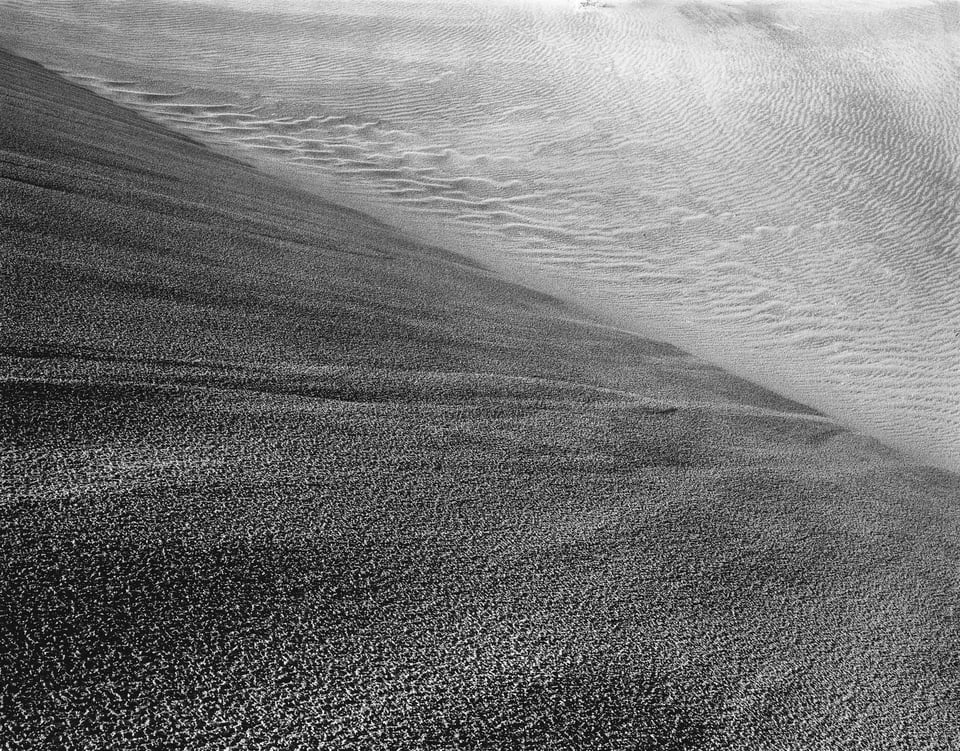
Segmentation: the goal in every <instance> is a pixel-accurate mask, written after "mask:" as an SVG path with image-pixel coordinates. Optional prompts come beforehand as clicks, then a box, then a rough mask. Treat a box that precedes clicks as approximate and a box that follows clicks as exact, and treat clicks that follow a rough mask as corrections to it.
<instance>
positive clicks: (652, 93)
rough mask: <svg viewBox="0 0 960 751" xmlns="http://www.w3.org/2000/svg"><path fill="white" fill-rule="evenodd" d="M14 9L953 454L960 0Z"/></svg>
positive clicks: (138, 104)
mask: <svg viewBox="0 0 960 751" xmlns="http://www.w3.org/2000/svg"><path fill="white" fill-rule="evenodd" d="M285 8H286V9H285V11H284V12H282V13H280V12H276V10H275V9H274V7H273V4H272V3H250V2H247V3H241V2H230V3H220V4H217V3H212V4H199V3H186V2H147V3H136V4H134V3H103V2H92V3H84V4H82V5H81V4H76V3H68V2H62V3H61V2H49V1H42V2H31V3H29V4H27V3H19V2H12V3H11V2H3V3H0V29H2V31H0V44H2V45H3V46H5V47H7V48H11V49H14V50H15V51H18V52H20V53H22V54H24V55H26V56H28V57H31V58H34V59H38V60H40V61H42V62H44V63H45V64H47V65H50V66H53V67H55V68H57V69H59V70H61V71H63V72H64V73H65V74H67V75H69V76H72V77H73V78H74V80H77V81H79V82H82V83H83V84H84V85H86V86H88V87H90V88H92V89H94V90H95V91H98V92H100V93H103V94H105V95H107V96H109V97H110V98H112V99H114V100H116V101H118V102H120V103H122V104H124V105H127V106H130V107H133V108H134V109H136V110H138V111H140V112H143V113H145V114H147V115H149V116H150V117H152V118H155V119H157V120H160V121H162V122H164V123H166V124H168V125H171V126H173V127H175V128H178V129H181V130H183V131H185V132H188V133H190V134H193V135H194V136H195V137H197V138H199V139H200V140H203V141H205V142H207V143H211V144H214V145H217V146H218V147H219V148H222V149H226V150H228V151H230V152H232V153H235V154H236V153H239V154H241V155H243V157H244V158H246V159H250V160H254V161H255V162H256V163H258V164H260V165H262V166H267V167H270V168H272V169H279V170H282V171H284V172H285V173H286V174H288V175H292V176H296V177H299V178H301V179H302V181H303V183H304V184H306V185H309V186H310V187H312V188H313V189H314V190H317V191H319V192H321V193H322V194H324V195H326V196H329V197H333V198H335V199H337V200H338V201H341V202H344V203H348V204H350V205H354V206H360V207H362V208H364V209H365V210H367V211H372V212H375V213H378V214H379V215H380V216H381V217H384V218H386V219H388V220H389V221H390V222H392V223H394V224H396V225H398V226H400V227H401V228H403V229H404V230H406V231H408V232H413V233H418V234H419V235H421V236H423V237H426V238H429V239H431V240H436V241H439V242H441V243H442V244H444V245H447V246H448V247H451V248H452V249H454V250H457V251H463V252H467V253H471V254H475V255H476V256H478V257H480V258H482V259H483V260H484V261H485V262H487V263H490V264H492V265H494V266H496V267H498V268H501V269H512V270H515V271H516V272H517V273H519V274H521V275H523V277H524V278H527V279H535V280H539V282H537V283H539V284H541V285H543V286H545V287H549V288H551V289H556V290H559V291H561V292H563V293H565V294H569V295H572V296H575V297H576V298H577V299H579V300H581V301H585V302H588V303H589V304H591V305H593V306H594V307H595V308H597V309H598V310H601V311H603V312H605V313H606V314H607V315H608V316H610V317H614V318H616V319H618V320H620V321H622V322H623V323H624V325H626V326H629V327H631V328H636V329H641V330H643V331H646V332H650V333H655V334H657V335H659V336H662V337H666V338H668V339H669V340H671V341H673V342H675V343H678V344H680V345H682V346H684V347H686V348H688V349H690V350H692V351H694V352H696V353H698V354H701V355H704V356H706V357H707V358H709V359H711V360H713V361H715V362H718V363H720V364H722V365H724V366H726V367H728V368H730V369H733V370H735V371H736V372H738V373H741V374H745V375H748V376H749V377H751V378H753V379H756V380H759V381H760V382H762V383H764V384H767V385H771V386H773V387H775V388H777V389H778V390H780V391H781V392H783V393H786V394H788V395H791V396H794V397H798V398H801V399H802V400H804V401H806V402H808V403H811V404H814V405H816V406H817V407H819V408H821V409H824V410H825V411H827V412H829V413H831V414H833V415H836V416H838V417H839V418H840V419H842V420H843V421H846V422H847V423H850V424H852V425H855V426H857V427H860V428H862V429H865V430H867V431H869V432H872V433H873V434H875V435H877V436H879V437H881V438H882V439H884V440H886V441H888V442H890V443H893V444H897V445H900V446H905V447H907V448H908V449H910V450H912V451H914V452H915V453H917V454H918V455H919V456H921V457H922V458H924V459H926V460H929V461H932V462H936V463H939V464H943V465H946V466H950V467H956V466H957V463H956V457H957V456H960V354H958V351H960V339H958V336H960V292H958V289H960V255H958V253H960V251H958V243H960V218H958V195H960V193H958V188H960V68H958V64H957V59H958V57H957V56H958V53H960V43H958V40H960V36H958V29H960V12H958V7H957V5H956V4H951V3H922V4H916V5H912V6H911V5H907V4H896V3H884V4H883V5H882V6H878V5H868V4H841V5H839V6H827V5H825V4H813V3H783V4H775V5H774V4H749V5H747V4H715V3H696V2H687V3H670V2H644V3H609V4H600V3H580V4H577V3H570V2H539V3H522V2H494V3H483V4H480V3H473V2H463V1H460V2H451V1H446V2H431V3H418V2H401V1H397V2H371V1H369V0H351V2H340V1H339V0H332V1H331V2H322V3H320V2H316V3H306V2H305V3H293V4H288V5H287V6H285Z"/></svg>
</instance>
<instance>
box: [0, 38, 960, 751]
mask: <svg viewBox="0 0 960 751" xmlns="http://www.w3.org/2000/svg"><path fill="white" fill-rule="evenodd" d="M118 85H119V84H118ZM0 212H2V214H0V216H2V221H0V249H2V270H3V273H2V274H0V357H2V360H0V362H2V365H0V374H2V379H0V391H2V398H0V481H2V485H0V490H2V496H0V613H2V617H0V690H2V693H0V738H3V739H4V743H5V744H6V745H7V746H8V747H10V748H71V747H73V748H81V747H82V748H158V747H176V748H298V747H304V748H410V749H422V748H444V749H446V748H553V749H587V748H589V749H604V748H606V749H636V748H649V749H758V748H797V749H808V748H877V749H885V748H931V749H940V748H944V749H946V748H950V747H951V744H953V743H955V742H956V739H957V730H958V727H960V717H958V711H957V708H958V706H960V705H958V702H957V695H958V694H957V691H958V686H960V674H958V667H960V661H958V654H957V643H958V642H957V636H958V634H957V620H956V615H955V612H954V606H955V604H956V593H957V591H958V590H957V585H958V579H957V576H958V575H957V572H958V570H960V568H958V565H957V564H958V560H957V552H958V549H957V545H956V529H957V525H958V522H960V519H958V514H960V504H958V503H957V500H958V497H960V480H958V478H957V477H956V475H952V474H948V473H946V472H940V471H935V470H932V469H929V468H923V467H921V466H918V465H916V464H913V463H910V462H908V461H905V460H904V459H903V458H902V457H900V455H898V454H896V453H895V452H893V451H891V450H889V449H886V448H884V447H882V446H881V445H879V444H877V443H875V442H874V441H872V440H870V439H867V438H863V437H860V436H858V435H855V434H852V433H849V432H847V431H846V430H844V429H842V428H840V427H838V426H837V425H836V424H835V423H833V422H832V421H830V420H829V419H827V418H825V417H823V416H822V415H820V414H818V413H816V412H815V411H813V410H810V409H808V408H805V407H802V406H800V405H798V404H796V403H793V402H791V401H789V400H787V399H784V398H783V397H780V396H777V395H776V394H773V393H770V392H767V391H765V390H763V389H761V388H759V387H756V386H753V385H752V384H750V383H747V382H745V381H741V380H738V379H737V378H735V377H733V376H731V375H728V374H727V373H725V372H723V371H722V370H719V369H718V368H716V367H713V366H710V365H706V364H704V363H703V362H702V361H700V360H697V359H695V358H693V357H691V356H688V355H685V354H683V353H682V352H680V351H678V350H676V349H674V348H673V347H671V346H669V345H664V344H659V343H657V342H653V341H649V340H646V339H640V338H637V337H635V336H633V335H631V334H628V333H624V332H622V331H620V330H617V329H614V328H610V327H608V326H605V325H603V324H601V323H597V322H595V321H592V320H591V319H590V318H589V317H586V316H584V314H583V313H582V312H578V311H577V310H576V309H575V308H572V307H571V306H569V305H567V304H562V303H560V302H558V301H557V300H556V299H554V298H552V297H549V296H547V295H543V294H538V293H535V292H532V291H530V290H528V289H524V288H523V287H520V286H518V285H515V284H511V283H508V282H505V281H502V280H500V279H499V278H497V277H496V276H495V275H493V274H491V273H490V272H488V271H486V270H485V269H483V268H482V267H480V266H478V265H476V264H474V263H472V262H470V261H467V260H464V259H463V258H459V257H456V256H453V255H451V254H449V253H446V252H444V251H441V250H438V249H434V248H431V247H428V246H424V245H422V244H418V243H414V242H412V241H410V240H408V239H405V238H404V237H403V236H402V235H400V234H399V233H398V232H396V231H394V230H390V229H388V228H387V227H385V226H383V225H380V224H378V223H376V222H375V221H373V220H371V219H368V218H365V217H363V216H361V215H359V214H356V213H354V212H352V211H350V210H347V209H342V208H336V207H334V206H332V205H330V204H327V203H324V202H323V201H321V200H320V199H319V198H317V197H316V195H315V194H313V193H308V192H303V191H300V190H297V189H294V188H291V187H289V186H287V185H286V184H285V183H283V182H280V181H278V180H276V179H274V178H270V177H266V176H264V175H262V174H259V173H257V172H255V171H254V170H253V169H251V168H250V167H247V166H245V165H243V164H241V163H240V162H237V161H234V160H231V159H228V158H225V157H223V156H217V155H214V154H213V153H212V152H211V151H209V150H207V149H206V148H204V147H202V146H200V145H199V144H197V143H196V142H194V141H191V140H189V139H187V138H185V137H183V136H181V135H177V134H175V133H172V132H170V131H168V130H165V129H163V128H161V127H160V126H158V125H156V124H154V123H151V122H149V121H147V120H145V119H142V118H141V117H139V116H138V115H136V114H134V113H132V112H130V111H128V110H124V109H121V108H119V107H117V106H115V105H113V104H111V103H110V102H108V101H107V100H105V99H102V98H99V97H96V96H94V95H92V94H91V93H90V92H88V91H86V90H84V89H83V88H80V87H77V86H75V85H73V84H70V83H68V82H66V81H65V80H63V79H62V78H60V77H58V76H56V75H55V74H53V73H51V72H49V71H46V70H44V69H43V68H41V67H40V66H38V65H35V64H32V63H28V62H26V61H24V60H23V59H21V58H17V57H14V56H11V55H8V54H6V53H0Z"/></svg>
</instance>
